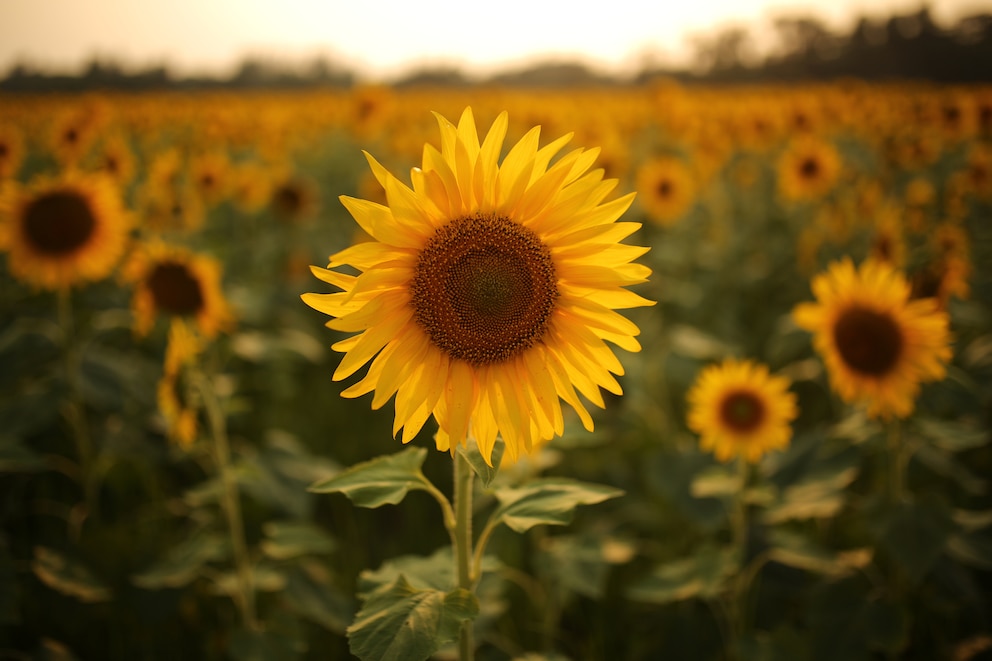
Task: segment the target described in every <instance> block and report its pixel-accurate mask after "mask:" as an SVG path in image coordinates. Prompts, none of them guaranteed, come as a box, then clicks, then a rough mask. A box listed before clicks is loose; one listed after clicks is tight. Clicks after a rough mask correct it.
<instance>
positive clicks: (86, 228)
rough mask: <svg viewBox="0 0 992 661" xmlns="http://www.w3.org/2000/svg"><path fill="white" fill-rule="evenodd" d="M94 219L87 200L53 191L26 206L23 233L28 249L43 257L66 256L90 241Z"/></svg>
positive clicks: (94, 225) (64, 192)
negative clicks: (43, 255)
mask: <svg viewBox="0 0 992 661" xmlns="http://www.w3.org/2000/svg"><path fill="white" fill-rule="evenodd" d="M95 228H96V218H94V217H93V210H92V209H91V208H90V206H89V204H87V203H86V200H85V199H83V198H82V197H81V196H80V195H78V194H76V193H74V192H72V191H54V192H51V193H46V194H44V195H41V196H39V197H38V198H36V199H34V200H32V201H31V202H30V203H28V206H27V209H25V212H24V233H25V235H26V236H27V239H28V241H29V242H30V243H31V247H32V248H34V249H35V250H37V251H38V252H41V253H44V254H46V255H54V256H61V255H68V254H69V253H72V252H73V251H75V250H77V249H79V248H81V247H82V246H84V245H85V244H86V242H87V241H89V239H90V237H91V236H92V235H93V231H94V230H95Z"/></svg>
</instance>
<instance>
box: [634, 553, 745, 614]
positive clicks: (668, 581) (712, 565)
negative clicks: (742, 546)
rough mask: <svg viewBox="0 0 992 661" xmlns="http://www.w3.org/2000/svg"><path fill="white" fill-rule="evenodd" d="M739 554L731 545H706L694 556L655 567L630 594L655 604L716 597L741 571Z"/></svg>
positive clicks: (637, 598) (638, 599)
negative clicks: (737, 572) (739, 570)
mask: <svg viewBox="0 0 992 661" xmlns="http://www.w3.org/2000/svg"><path fill="white" fill-rule="evenodd" d="M738 556H739V554H738V553H737V552H736V551H735V550H733V549H730V548H719V547H716V546H703V547H702V548H700V549H699V550H698V551H697V552H696V553H694V554H693V555H692V556H691V557H688V558H683V559H680V560H675V561H673V562H667V563H665V564H662V565H659V566H657V567H655V569H654V571H653V572H651V574H649V575H648V576H646V577H645V578H643V579H641V580H640V581H638V582H637V584H636V585H635V586H634V587H633V588H631V589H630V590H628V591H627V596H628V597H629V598H630V599H633V600H635V601H644V602H648V603H652V604H667V603H670V602H673V601H682V600H684V599H691V598H693V597H712V596H715V595H716V594H718V593H719V592H720V590H721V589H722V588H723V586H724V583H725V581H726V579H727V578H728V577H730V576H731V575H733V574H734V572H736V571H737V570H738V568H739V565H740V560H739V557H738Z"/></svg>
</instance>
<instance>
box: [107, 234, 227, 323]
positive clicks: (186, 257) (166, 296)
mask: <svg viewBox="0 0 992 661" xmlns="http://www.w3.org/2000/svg"><path fill="white" fill-rule="evenodd" d="M121 275H122V278H123V280H124V281H126V282H129V283H132V284H133V285H134V296H133V298H132V301H131V308H132V310H133V312H134V318H135V321H134V330H135V332H136V333H138V334H139V335H147V334H148V332H149V331H150V330H151V328H152V326H153V325H154V324H155V319H156V317H157V316H158V315H164V316H166V317H168V318H170V319H176V318H181V319H189V320H191V321H192V322H193V323H194V324H195V326H196V328H197V329H198V330H199V332H200V333H201V334H202V335H203V336H204V337H207V338H210V337H213V336H215V335H216V334H217V333H218V332H219V331H221V330H225V329H226V328H228V327H229V326H230V325H231V323H232V322H233V320H234V317H233V314H232V313H231V309H230V307H229V305H228V302H227V299H226V298H224V293H223V291H222V290H221V268H220V264H218V262H217V261H216V260H215V259H213V258H211V257H208V256H206V255H200V254H197V253H194V252H192V251H190V250H187V249H186V248H182V247H180V246H173V245H168V244H166V243H164V242H162V241H158V240H151V241H148V242H146V243H144V244H142V245H139V246H136V247H135V249H134V250H133V251H132V253H131V255H130V256H129V258H128V260H127V262H126V263H125V264H124V267H123V268H122V273H121Z"/></svg>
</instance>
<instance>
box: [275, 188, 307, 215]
mask: <svg viewBox="0 0 992 661" xmlns="http://www.w3.org/2000/svg"><path fill="white" fill-rule="evenodd" d="M272 204H273V205H274V206H275V208H276V211H278V212H279V213H280V214H282V215H283V216H285V217H287V218H295V217H296V216H298V215H299V214H300V213H301V212H302V211H303V194H302V193H301V192H300V189H299V188H297V187H296V186H294V185H292V184H283V185H282V186H280V187H279V188H278V189H276V192H275V194H274V195H273V196H272Z"/></svg>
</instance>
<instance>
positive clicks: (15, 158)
mask: <svg viewBox="0 0 992 661" xmlns="http://www.w3.org/2000/svg"><path fill="white" fill-rule="evenodd" d="M23 159H24V138H23V137H22V135H21V132H20V131H18V130H17V129H16V128H15V127H14V126H13V125H12V124H0V181H3V180H4V179H13V178H14V177H15V176H16V175H17V171H18V170H19V169H20V168H21V161H22V160H23Z"/></svg>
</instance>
